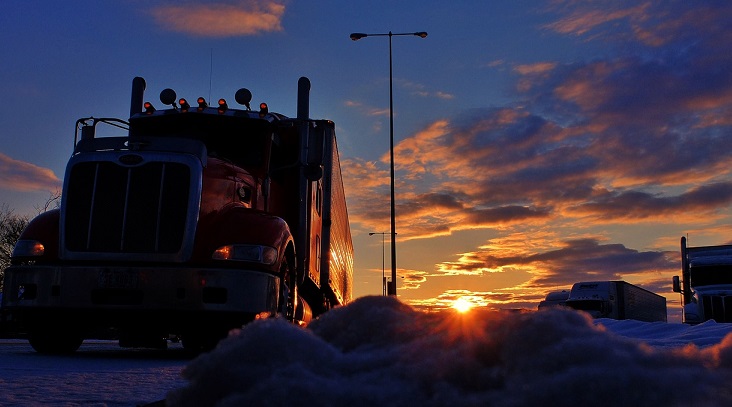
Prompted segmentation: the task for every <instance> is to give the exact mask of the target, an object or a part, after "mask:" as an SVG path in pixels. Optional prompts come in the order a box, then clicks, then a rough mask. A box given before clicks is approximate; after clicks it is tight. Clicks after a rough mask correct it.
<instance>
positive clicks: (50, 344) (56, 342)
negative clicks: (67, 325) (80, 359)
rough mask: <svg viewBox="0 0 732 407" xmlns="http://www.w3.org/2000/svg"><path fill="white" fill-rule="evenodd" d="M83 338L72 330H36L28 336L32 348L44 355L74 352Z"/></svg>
mask: <svg viewBox="0 0 732 407" xmlns="http://www.w3.org/2000/svg"><path fill="white" fill-rule="evenodd" d="M83 341H84V339H83V338H82V337H81V336H80V335H78V334H76V333H74V332H68V331H66V332H64V331H54V332H50V331H38V332H34V333H32V334H31V335H30V337H29V338H28V342H30V345H31V346H32V347H33V349H34V350H35V351H36V352H38V353H42V354H45V355H66V354H70V353H74V352H76V351H77V350H78V349H79V347H80V346H81V343H82V342H83Z"/></svg>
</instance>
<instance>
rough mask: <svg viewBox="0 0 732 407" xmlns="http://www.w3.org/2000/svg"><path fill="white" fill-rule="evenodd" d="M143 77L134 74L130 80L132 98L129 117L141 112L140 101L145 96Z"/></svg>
mask: <svg viewBox="0 0 732 407" xmlns="http://www.w3.org/2000/svg"><path fill="white" fill-rule="evenodd" d="M146 86H147V85H146V84H145V79H143V78H141V77H139V76H136V77H135V79H133V80H132V98H131V100H130V117H132V116H134V115H136V114H137V113H142V102H143V98H144V97H145V87H146Z"/></svg>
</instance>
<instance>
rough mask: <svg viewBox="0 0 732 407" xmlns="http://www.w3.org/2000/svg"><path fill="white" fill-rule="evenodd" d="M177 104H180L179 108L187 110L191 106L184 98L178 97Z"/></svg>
mask: <svg viewBox="0 0 732 407" xmlns="http://www.w3.org/2000/svg"><path fill="white" fill-rule="evenodd" d="M178 104H179V105H180V110H183V111H188V109H190V108H191V105H189V104H188V101H187V100H185V99H184V98H180V99H178Z"/></svg>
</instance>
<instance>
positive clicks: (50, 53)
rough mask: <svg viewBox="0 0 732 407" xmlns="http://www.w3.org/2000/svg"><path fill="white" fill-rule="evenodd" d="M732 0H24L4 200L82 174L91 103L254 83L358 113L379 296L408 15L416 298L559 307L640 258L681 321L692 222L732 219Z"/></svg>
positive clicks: (1, 171)
mask: <svg viewBox="0 0 732 407" xmlns="http://www.w3.org/2000/svg"><path fill="white" fill-rule="evenodd" d="M730 25H732V5H731V4H729V2H726V1H704V2H684V1H663V2H661V1H647V2H644V1H641V2H639V1H613V2H581V1H573V0H567V1H561V0H556V1H522V2H511V1H492V2H473V1H461V0H457V1H451V2H437V1H419V2H417V1H400V2H393V1H372V2H368V3H365V2H360V3H359V2H357V3H352V2H340V1H320V0H314V1H307V2H305V1H295V0H289V1H264V0H263V1H252V0H237V1H211V2H205V3H203V2H197V1H162V0H161V1H138V0H123V1H117V2H98V1H81V0H80V1H75V2H71V3H69V2H56V1H51V0H47V1H41V0H37V1H33V0H30V1H24V2H10V3H8V4H4V6H3V13H2V14H0V55H2V59H1V60H0V78H2V80H1V81H0V92H2V95H3V98H4V100H5V101H6V103H5V104H4V108H3V109H1V110H0V203H4V204H7V205H8V206H9V207H10V208H12V209H14V210H15V211H16V212H19V213H29V214H32V213H34V211H36V209H35V208H37V207H39V206H42V205H43V203H44V202H45V200H46V199H47V198H48V197H49V195H50V194H52V193H53V192H54V191H56V190H58V188H60V185H61V182H62V179H63V176H64V170H65V164H66V161H67V160H68V158H69V156H70V154H71V150H72V147H73V129H74V127H73V126H74V123H75V121H76V119H78V118H81V117H89V116H94V117H118V118H122V119H126V118H127V117H128V115H129V113H128V112H129V100H130V89H131V82H132V78H133V77H135V76H142V77H144V78H145V79H146V81H147V89H148V93H147V94H146V100H150V101H151V102H153V103H158V104H159V101H158V100H157V95H158V93H159V91H160V90H162V89H164V88H168V87H170V88H173V89H175V90H176V91H177V93H178V95H179V96H181V97H187V98H189V99H193V98H196V97H198V96H204V97H206V98H207V99H209V100H211V99H214V100H215V98H220V97H224V98H230V99H233V95H234V93H235V91H236V89H238V88H240V87H247V88H249V89H250V90H251V91H252V93H253V95H254V96H253V102H254V103H257V102H266V103H268V105H269V108H270V110H271V111H276V112H279V113H283V114H285V115H289V116H295V115H296V89H297V85H296V84H297V80H298V78H299V77H300V76H307V77H309V78H310V80H311V83H312V90H311V105H310V107H311V109H310V110H311V117H313V118H323V119H330V120H333V121H334V122H335V123H336V132H337V137H338V144H339V148H340V154H341V163H342V170H343V172H344V184H345V188H346V195H347V202H348V209H349V216H350V222H351V231H352V233H353V239H354V248H355V281H354V294H355V296H356V297H361V296H366V295H374V294H376V295H378V294H380V293H381V292H382V272H383V269H382V264H383V263H382V256H384V257H383V258H384V263H385V264H386V274H387V275H389V272H390V258H389V252H390V251H389V241H388V235H387V240H386V242H385V245H382V239H381V238H382V235H379V234H375V235H373V236H369V233H373V232H376V233H381V232H388V231H389V44H388V38H387V37H367V38H364V39H361V40H359V41H357V42H354V41H351V40H350V39H349V34H350V33H352V32H363V33H371V34H376V33H387V32H389V31H392V32H394V33H411V32H417V31H426V32H428V34H429V35H428V36H427V37H426V38H424V39H423V38H419V37H415V36H397V37H393V43H392V46H393V49H392V57H393V87H394V137H395V148H394V153H395V165H396V232H397V234H398V235H397V264H398V270H397V274H398V278H397V280H398V281H397V283H398V288H397V291H398V294H399V298H400V299H401V300H403V301H404V302H407V303H408V304H411V305H413V306H417V307H426V308H440V307H445V306H448V305H449V304H451V303H452V302H453V301H455V300H456V299H458V298H464V299H467V300H469V301H472V302H473V303H475V304H477V305H481V306H484V307H487V308H511V309H515V308H536V305H537V304H538V302H539V301H540V300H541V299H543V298H544V296H545V295H546V294H547V293H548V292H550V291H554V290H560V289H565V288H569V287H570V286H571V285H572V283H574V282H578V281H588V280H608V279H622V280H626V281H629V282H632V283H635V284H639V285H641V286H643V287H645V288H647V289H650V290H652V291H654V292H657V293H659V294H661V295H664V296H666V297H667V299H668V309H669V321H680V305H679V295H678V294H675V293H673V292H671V277H672V276H673V275H678V274H680V272H679V268H680V255H679V239H680V237H681V236H685V235H688V236H689V244H690V245H691V246H701V245H713V244H724V243H729V242H730V241H732V237H731V236H732V233H731V232H732V228H731V227H730V216H731V215H732V212H731V209H732V208H731V206H730V205H731V204H732V176H731V174H730V168H732V167H731V166H730V162H731V161H732V151H731V150H730V149H729V148H727V147H728V146H729V144H730V143H729V142H730V138H732V134H731V133H730V126H731V125H732V119H730V117H732V116H730V115H729V113H730V110H732V70H731V69H729V67H730V64H731V63H732V52H730V51H732V50H731V49H730V48H731V47H732V45H730V44H732V41H731V40H732V38H730V36H732V34H730V33H732V30H731V29H730V28H732V27H730Z"/></svg>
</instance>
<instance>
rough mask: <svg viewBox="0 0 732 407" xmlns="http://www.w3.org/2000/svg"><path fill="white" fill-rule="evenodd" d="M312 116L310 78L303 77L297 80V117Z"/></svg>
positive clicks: (301, 118)
mask: <svg viewBox="0 0 732 407" xmlns="http://www.w3.org/2000/svg"><path fill="white" fill-rule="evenodd" d="M309 117H310V79H308V78H306V77H304V76H303V77H301V78H300V79H299V80H298V81H297V118H298V119H299V120H307V119H308V118H309Z"/></svg>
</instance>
